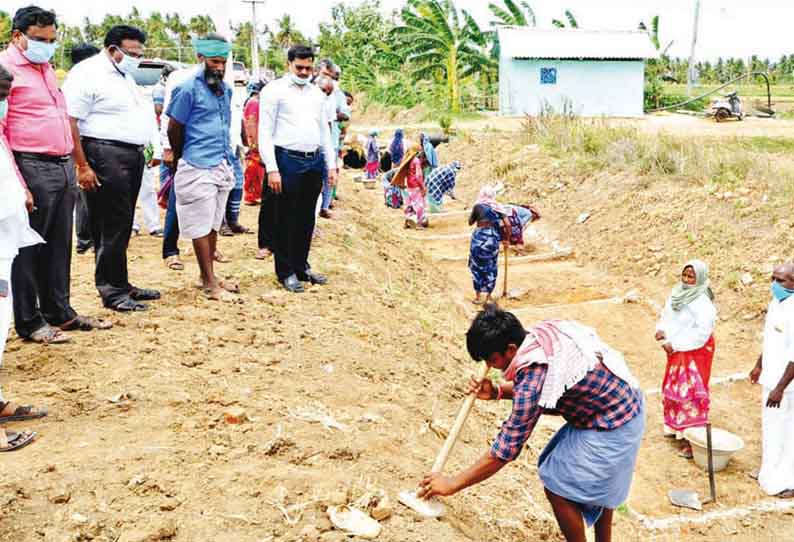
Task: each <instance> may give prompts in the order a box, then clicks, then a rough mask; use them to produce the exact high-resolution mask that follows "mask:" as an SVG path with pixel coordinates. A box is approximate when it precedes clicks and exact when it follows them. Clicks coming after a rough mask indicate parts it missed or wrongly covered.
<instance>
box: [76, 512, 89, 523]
mask: <svg viewBox="0 0 794 542" xmlns="http://www.w3.org/2000/svg"><path fill="white" fill-rule="evenodd" d="M72 521H74V522H75V523H77V524H78V525H85V524H86V523H88V518H87V517H85V516H84V515H83V514H81V513H79V512H75V513H74V514H72Z"/></svg>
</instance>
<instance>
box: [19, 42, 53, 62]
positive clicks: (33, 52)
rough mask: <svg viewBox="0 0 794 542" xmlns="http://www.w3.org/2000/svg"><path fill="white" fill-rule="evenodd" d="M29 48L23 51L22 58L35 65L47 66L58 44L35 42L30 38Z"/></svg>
mask: <svg viewBox="0 0 794 542" xmlns="http://www.w3.org/2000/svg"><path fill="white" fill-rule="evenodd" d="M27 41H28V48H27V50H25V51H22V56H24V57H25V58H27V59H28V60H29V61H31V62H32V63H33V64H46V63H47V62H49V61H50V59H51V58H52V56H53V55H54V54H55V49H56V48H57V47H58V44H57V43H45V42H43V41H33V40H32V39H30V38H28V40H27Z"/></svg>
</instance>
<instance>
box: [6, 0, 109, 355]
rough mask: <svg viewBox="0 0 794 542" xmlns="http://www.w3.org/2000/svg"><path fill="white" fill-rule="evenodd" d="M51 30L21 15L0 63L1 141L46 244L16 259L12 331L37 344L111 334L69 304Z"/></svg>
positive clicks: (26, 12) (67, 203)
mask: <svg viewBox="0 0 794 542" xmlns="http://www.w3.org/2000/svg"><path fill="white" fill-rule="evenodd" d="M56 29H57V22H56V19H55V13H53V12H52V11H46V10H43V9H41V8H38V7H35V6H29V7H25V8H21V9H20V10H18V11H17V12H16V14H15V15H14V20H13V23H12V34H11V43H10V44H9V45H8V48H7V49H6V50H5V51H3V52H2V53H0V63H2V64H3V65H4V66H5V67H6V68H7V69H8V70H9V71H10V72H11V73H12V74H13V76H14V81H13V83H12V86H11V94H10V95H9V97H8V115H7V116H6V118H5V119H4V120H3V121H0V134H2V136H1V137H3V139H4V140H5V142H6V143H7V146H8V148H10V149H11V151H12V152H13V154H14V161H15V164H16V167H17V169H18V172H19V174H20V182H22V184H23V185H24V186H25V187H26V190H27V196H28V211H29V213H30V225H31V226H32V227H33V229H34V230H36V232H38V234H39V235H41V236H42V237H43V238H44V240H45V241H46V244H43V245H37V246H32V247H27V248H23V249H21V250H20V251H19V255H18V256H17V258H16V259H15V260H14V265H13V268H12V272H11V283H12V287H13V294H14V295H13V299H14V324H15V327H16V331H17V334H18V335H19V336H20V337H22V338H24V339H28V340H32V341H35V342H39V343H60V342H67V341H68V340H69V337H68V336H66V335H65V334H64V333H63V332H64V331H72V330H83V331H87V330H91V329H98V328H100V329H107V328H108V327H110V324H109V323H107V322H102V321H100V320H98V319H96V318H91V317H87V316H79V315H78V314H77V312H76V311H75V310H74V309H73V308H72V305H71V303H70V300H69V296H70V280H71V257H72V225H73V213H74V205H75V198H76V196H77V188H76V183H75V168H74V162H73V161H72V158H71V153H72V150H73V147H74V143H73V140H72V133H71V127H70V124H69V118H68V115H67V112H66V100H65V99H64V97H63V94H61V91H60V89H59V88H58V83H57V80H56V78H55V72H54V70H53V68H52V66H51V65H50V64H49V61H50V59H51V58H52V55H53V53H54V52H55V48H56V43H55V38H56Z"/></svg>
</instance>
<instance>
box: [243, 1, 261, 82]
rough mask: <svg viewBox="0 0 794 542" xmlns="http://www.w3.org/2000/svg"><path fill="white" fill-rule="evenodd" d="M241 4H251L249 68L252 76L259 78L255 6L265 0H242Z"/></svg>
mask: <svg viewBox="0 0 794 542" xmlns="http://www.w3.org/2000/svg"><path fill="white" fill-rule="evenodd" d="M242 2H243V4H251V64H252V66H251V69H252V70H253V74H254V78H255V79H256V80H257V81H258V80H259V37H258V36H257V33H258V32H257V22H256V6H257V5H262V6H264V5H265V0H242Z"/></svg>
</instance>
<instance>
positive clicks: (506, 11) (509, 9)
mask: <svg viewBox="0 0 794 542" xmlns="http://www.w3.org/2000/svg"><path fill="white" fill-rule="evenodd" d="M502 2H503V3H504V7H502V6H500V5H498V4H494V3H490V4H488V9H490V10H491V13H493V16H494V17H496V20H495V21H493V23H491V24H492V25H507V26H536V24H537V23H536V21H535V10H533V9H532V7H531V6H530V5H529V2H518V3H517V2H514V1H513V0H502Z"/></svg>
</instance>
